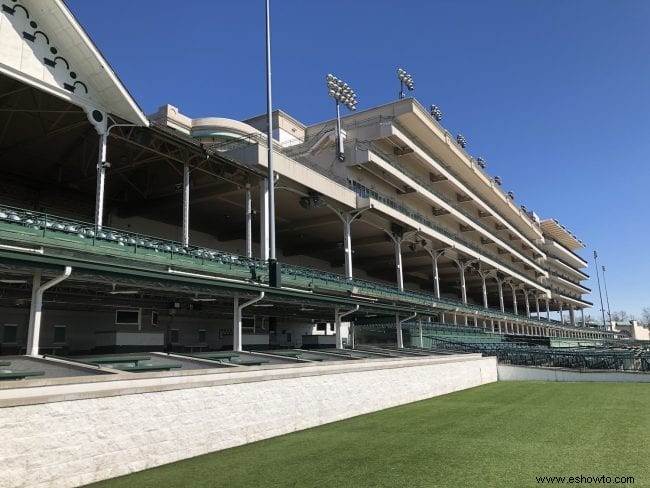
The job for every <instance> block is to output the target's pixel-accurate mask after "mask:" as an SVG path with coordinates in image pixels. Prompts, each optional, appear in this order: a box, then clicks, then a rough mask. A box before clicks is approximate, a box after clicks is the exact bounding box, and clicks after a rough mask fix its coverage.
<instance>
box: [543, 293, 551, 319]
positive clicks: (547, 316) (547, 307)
mask: <svg viewBox="0 0 650 488" xmlns="http://www.w3.org/2000/svg"><path fill="white" fill-rule="evenodd" d="M544 301H545V302H546V321H547V322H549V321H550V320H551V309H550V308H549V306H548V298H545V299H544Z"/></svg>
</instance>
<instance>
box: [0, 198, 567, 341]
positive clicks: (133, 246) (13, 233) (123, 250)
mask: <svg viewBox="0 0 650 488" xmlns="http://www.w3.org/2000/svg"><path fill="white" fill-rule="evenodd" d="M7 236H9V237H10V238H11V240H12V241H13V242H19V243H25V242H29V243H34V244H37V245H50V246H52V247H53V248H56V249H59V248H64V249H71V250H80V251H85V252H90V253H94V254H101V255H109V256H111V257H120V258H125V259H131V260H133V259H137V260H139V261H145V262H150V263H156V264H161V263H164V264H167V265H169V264H176V265H178V266H179V267H182V268H189V269H201V270H203V271H206V270H207V271H211V272H214V273H216V274H220V275H223V276H226V277H236V278H238V279H245V280H248V281H250V282H252V283H262V282H264V281H265V280H266V276H268V267H267V263H266V261H262V260H259V259H254V258H248V257H244V256H239V255H236V254H233V253H229V252H224V251H219V250H214V249H209V248H204V247H198V246H187V247H183V246H182V245H181V244H180V243H178V242H175V241H171V240H167V239H161V238H157V237H152V236H148V235H145V234H140V233H134V232H129V231H124V230H121V229H114V228H109V227H102V228H101V229H97V228H96V227H95V226H94V225H93V224H89V223H87V222H83V221H79V220H75V219H68V218H62V217H58V216H53V215H51V214H47V213H42V212H36V211H32V210H24V209H19V208H15V207H8V206H3V205H0V237H3V238H4V239H5V240H6V238H7ZM281 274H282V283H283V285H285V286H289V287H291V286H292V285H293V286H297V287H302V288H306V289H312V290H316V289H320V290H319V291H321V292H323V293H338V294H341V293H345V294H348V295H351V296H354V295H355V294H357V295H359V296H361V297H364V298H370V299H377V300H388V301H391V302H396V303H402V304H404V303H408V304H413V305H419V306H424V307H427V308H434V309H435V310H432V313H433V312H437V311H443V312H458V313H461V314H467V315H474V316H480V317H481V318H485V317H487V318H492V319H495V320H512V321H519V322H525V323H530V324H538V325H545V326H549V325H550V326H556V324H554V323H551V322H547V321H544V320H538V319H534V318H531V317H525V316H521V315H516V314H513V313H510V312H501V311H500V310H494V309H490V308H484V307H482V306H479V305H474V304H470V303H467V304H466V303H462V302H460V301H458V300H453V299H449V298H444V297H441V298H435V297H434V296H432V295H431V294H428V293H423V292H416V291H411V290H403V291H400V290H399V289H398V288H397V287H394V286H390V285H387V284H383V283H378V282H374V281H368V280H361V279H356V278H355V279H352V280H348V279H346V278H345V277H344V276H342V275H339V274H336V273H331V272H327V271H320V270H316V269H312V268H304V267H301V266H295V265H290V264H286V263H282V265H281ZM262 275H264V276H262ZM564 328H565V329H571V328H570V327H568V326H564Z"/></svg>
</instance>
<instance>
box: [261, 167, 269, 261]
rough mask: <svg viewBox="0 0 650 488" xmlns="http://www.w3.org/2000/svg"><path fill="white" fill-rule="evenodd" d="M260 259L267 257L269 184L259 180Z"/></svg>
mask: <svg viewBox="0 0 650 488" xmlns="http://www.w3.org/2000/svg"><path fill="white" fill-rule="evenodd" d="M260 259H261V260H262V261H268V259H269V185H268V180H267V179H264V180H262V181H260Z"/></svg>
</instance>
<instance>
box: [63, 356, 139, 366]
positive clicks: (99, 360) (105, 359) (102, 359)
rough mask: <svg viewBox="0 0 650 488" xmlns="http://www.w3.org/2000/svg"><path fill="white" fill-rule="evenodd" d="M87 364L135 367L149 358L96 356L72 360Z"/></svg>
mask: <svg viewBox="0 0 650 488" xmlns="http://www.w3.org/2000/svg"><path fill="white" fill-rule="evenodd" d="M72 360H73V361H79V362H81V363H87V364H94V365H98V364H119V363H134V364H135V365H136V366H137V365H138V363H139V362H140V361H149V360H151V356H96V357H90V358H80V359H72Z"/></svg>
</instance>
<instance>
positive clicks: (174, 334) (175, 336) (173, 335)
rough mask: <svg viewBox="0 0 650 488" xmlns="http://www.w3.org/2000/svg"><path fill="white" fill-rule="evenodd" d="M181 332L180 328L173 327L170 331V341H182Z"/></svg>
mask: <svg viewBox="0 0 650 488" xmlns="http://www.w3.org/2000/svg"><path fill="white" fill-rule="evenodd" d="M179 337H180V334H179V330H178V329H171V330H170V331H169V342H171V343H172V344H178V343H179V342H180V339H179Z"/></svg>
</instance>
